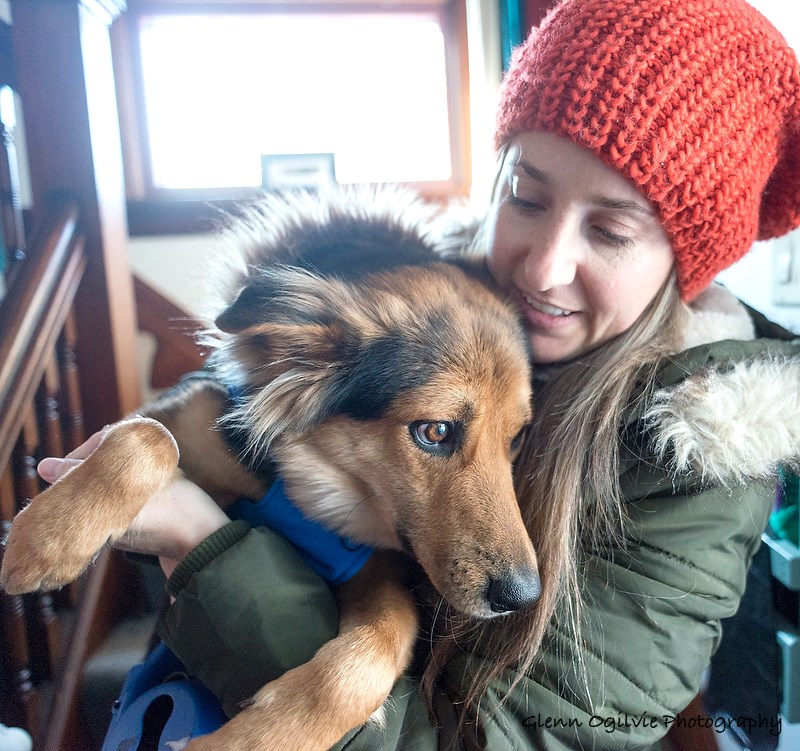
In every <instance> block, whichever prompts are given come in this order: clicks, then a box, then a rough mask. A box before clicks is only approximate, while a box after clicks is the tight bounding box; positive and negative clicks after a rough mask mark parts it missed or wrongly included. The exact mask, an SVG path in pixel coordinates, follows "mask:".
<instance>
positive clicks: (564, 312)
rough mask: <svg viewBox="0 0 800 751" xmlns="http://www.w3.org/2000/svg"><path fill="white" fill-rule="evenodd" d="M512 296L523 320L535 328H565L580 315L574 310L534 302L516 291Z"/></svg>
mask: <svg viewBox="0 0 800 751" xmlns="http://www.w3.org/2000/svg"><path fill="white" fill-rule="evenodd" d="M514 296H515V297H516V298H517V304H518V305H519V307H520V309H521V311H522V313H523V315H524V316H525V319H526V320H527V321H528V323H529V324H530V325H531V326H534V327H536V328H540V329H541V328H546V329H552V328H557V327H561V326H566V325H567V324H569V323H571V322H572V321H573V320H574V318H575V317H576V316H577V315H579V314H580V313H579V311H576V310H570V309H568V308H562V307H559V306H558V305H552V304H550V303H545V302H542V301H540V300H536V299H534V298H532V297H531V296H530V295H526V294H524V293H523V292H520V291H519V290H518V289H515V290H514Z"/></svg>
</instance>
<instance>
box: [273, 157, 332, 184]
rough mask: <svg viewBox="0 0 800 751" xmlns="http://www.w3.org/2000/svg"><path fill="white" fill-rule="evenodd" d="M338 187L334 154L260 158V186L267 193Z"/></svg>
mask: <svg viewBox="0 0 800 751" xmlns="http://www.w3.org/2000/svg"><path fill="white" fill-rule="evenodd" d="M335 184H336V168H335V163H334V156H333V154H332V153H319V154H262V156H261V187H262V188H264V190H272V191H275V190H309V189H312V190H313V189H321V188H325V187H328V186H330V185H335Z"/></svg>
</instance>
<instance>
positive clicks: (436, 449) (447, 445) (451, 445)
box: [408, 420, 456, 454]
mask: <svg viewBox="0 0 800 751" xmlns="http://www.w3.org/2000/svg"><path fill="white" fill-rule="evenodd" d="M408 429H409V432H410V433H411V437H412V438H413V439H414V442H415V443H416V444H417V446H419V447H420V448H421V449H422V450H423V451H427V452H429V453H435V454H452V453H453V451H454V450H455V446H456V428H455V425H454V423H452V422H446V421H431V422H427V421H424V420H420V421H419V422H412V423H411V425H409V426H408Z"/></svg>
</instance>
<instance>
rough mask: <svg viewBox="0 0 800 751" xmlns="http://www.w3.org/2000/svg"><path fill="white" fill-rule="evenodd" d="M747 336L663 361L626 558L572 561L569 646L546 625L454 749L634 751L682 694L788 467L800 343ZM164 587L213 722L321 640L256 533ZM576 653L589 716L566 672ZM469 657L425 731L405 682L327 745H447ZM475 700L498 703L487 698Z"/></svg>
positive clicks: (691, 684)
mask: <svg viewBox="0 0 800 751" xmlns="http://www.w3.org/2000/svg"><path fill="white" fill-rule="evenodd" d="M707 323H709V325H711V326H712V327H713V328H715V329H716V328H717V324H718V323H719V322H718V321H716V320H713V319H712V320H710V321H708V322H707ZM759 326H760V328H759V330H758V331H757V334H758V336H759V337H761V338H758V339H755V340H750V341H734V340H732V339H729V340H724V341H718V342H715V343H712V344H701V345H699V346H694V347H691V348H689V349H687V350H686V351H684V352H683V353H681V354H679V355H676V356H675V357H674V358H672V359H671V360H670V361H669V362H668V363H665V365H664V366H663V368H662V369H661V371H660V372H659V375H658V386H659V388H660V391H659V392H658V399H657V400H656V401H655V402H654V404H653V405H651V409H649V414H648V415H645V414H642V413H639V414H636V415H631V417H630V425H632V426H634V427H635V428H641V427H642V425H643V421H646V422H647V424H648V425H649V429H648V431H649V432H648V435H650V436H652V437H653V438H654V440H658V439H659V438H660V439H662V440H663V441H665V442H666V443H667V446H668V452H667V456H668V457H669V460H668V461H666V462H665V461H660V460H658V459H657V457H656V456H655V454H653V453H648V454H647V455H646V456H642V455H641V448H640V447H639V448H637V447H634V446H626V449H627V450H628V454H627V458H624V460H623V464H622V467H621V483H622V488H623V492H624V495H625V498H626V500H627V511H628V515H629V518H630V524H629V525H628V531H627V537H628V544H627V545H626V546H625V547H624V549H615V550H613V551H610V552H609V553H608V554H607V555H604V556H602V557H600V556H596V557H593V558H590V559H589V566H588V570H587V578H586V582H585V589H584V591H585V595H586V603H587V607H586V609H587V616H588V623H587V624H586V626H585V629H584V640H583V643H582V644H580V645H577V644H574V643H572V641H571V640H570V639H568V638H566V637H565V635H564V633H562V632H561V631H560V630H559V628H558V626H557V625H554V626H553V627H552V628H551V630H550V633H549V635H548V637H547V639H546V642H545V645H544V647H543V651H542V655H541V660H540V661H539V662H538V663H537V664H536V666H535V668H534V669H533V670H532V671H531V672H530V673H529V674H527V675H525V676H523V678H522V680H521V681H520V682H519V683H518V684H517V685H516V687H515V688H514V690H513V692H512V694H511V695H510V697H509V698H508V700H507V701H506V702H505V703H503V704H502V706H501V707H500V708H499V709H498V710H496V711H495V712H494V713H493V714H491V716H490V715H489V714H488V713H483V714H482V716H481V719H480V730H479V731H478V732H477V734H475V735H473V734H470V737H468V738H459V739H457V740H456V745H455V746H454V747H455V748H467V749H474V748H486V749H491V750H492V751H503V750H504V749H520V750H522V749H537V751H557V750H559V751H560V750H564V749H575V748H586V749H598V750H600V749H639V748H642V749H643V748H648V747H650V746H652V745H653V744H654V743H656V742H657V741H658V739H659V738H660V737H662V736H663V735H664V733H665V732H666V731H667V730H668V729H669V726H670V723H671V722H673V721H674V719H675V717H676V716H677V714H678V712H679V711H681V710H682V709H683V708H684V707H685V706H686V705H687V704H688V702H689V701H690V700H691V699H692V698H693V697H694V696H695V695H696V693H697V692H698V690H699V686H700V682H701V676H702V674H703V671H704V670H705V668H706V667H707V665H708V663H709V660H710V658H711V655H712V653H713V652H714V650H715V649H716V647H717V645H718V643H719V640H720V637H721V628H720V620H721V619H723V618H726V617H728V616H730V615H732V614H733V613H734V612H735V611H736V609H737V607H738V604H739V600H740V598H741V596H742V593H743V589H744V583H745V574H746V571H747V567H748V565H749V562H750V560H751V558H752V555H753V554H754V552H755V550H756V549H757V547H758V545H759V541H760V535H761V532H762V531H763V529H764V527H765V524H766V522H767V518H768V515H769V513H770V510H771V507H772V504H773V500H774V494H775V475H774V473H775V468H776V466H777V464H778V463H780V462H783V461H786V460H791V459H792V457H797V456H800V342H798V341H797V340H795V341H794V342H792V341H788V340H785V341H784V340H782V339H787V335H786V332H782V330H778V329H777V328H775V329H773V330H768V329H767V328H766V327H765V322H764V321H763V320H761V321H760V322H759ZM701 328H702V327H701ZM765 334H769V335H771V336H773V337H776V338H771V339H767V338H763V337H764V335H765ZM737 335H738V334H737ZM700 338H701V339H702V338H703V335H702V334H701V335H700ZM637 432H640V430H637V429H634V430H628V431H626V432H625V434H626V435H634V434H636V433H637ZM169 586H170V588H171V592H172V594H173V595H174V596H175V597H176V600H175V603H174V604H173V605H172V607H171V608H170V609H169V610H168V612H167V613H166V615H165V617H164V619H163V622H162V624H161V628H160V631H161V636H162V638H163V639H164V640H165V641H166V642H167V644H168V645H169V646H170V647H171V648H172V649H173V651H174V652H175V653H176V654H177V655H178V657H180V658H181V659H182V660H183V661H184V663H185V664H186V665H187V667H188V668H189V670H190V671H191V672H193V673H194V674H195V675H197V676H198V677H199V678H200V679H201V680H202V681H203V682H205V683H206V684H207V685H208V686H209V687H210V688H211V689H212V690H213V691H214V692H215V693H216V694H217V696H219V697H220V699H221V700H222V702H223V704H224V706H225V708H226V710H227V711H228V713H229V714H231V713H234V712H235V711H236V708H237V705H238V704H239V702H241V701H243V700H245V699H247V698H248V696H250V695H251V694H252V693H254V692H255V690H256V689H258V688H259V687H260V686H261V685H263V684H264V683H265V682H267V681H268V680H269V679H271V678H273V677H276V676H277V675H280V674H281V673H282V672H283V671H284V670H286V669H288V668H290V667H292V666H293V665H295V664H299V663H300V662H303V661H305V660H307V659H308V658H309V657H311V655H312V654H313V652H314V651H315V650H316V648H317V647H318V646H320V645H321V644H322V643H324V642H325V641H326V640H328V639H330V638H332V637H333V636H335V634H336V630H337V614H336V607H335V603H334V600H333V597H332V595H331V593H330V591H329V590H328V588H327V586H326V585H325V584H324V583H323V582H322V581H321V580H320V579H319V578H318V577H317V576H316V574H314V573H313V572H311V570H310V569H309V568H308V566H307V565H305V564H304V562H303V561H302V560H301V559H300V557H299V555H298V554H297V553H296V552H295V551H294V550H293V549H292V548H291V546H290V545H288V543H286V542H285V541H283V540H282V539H281V538H280V537H279V536H277V535H276V534H275V533H272V532H270V531H269V530H265V529H258V530H249V529H248V528H247V527H246V525H244V524H243V523H241V522H234V523H232V524H231V525H229V526H228V527H226V528H224V529H222V530H220V531H219V532H218V533H216V534H215V535H212V537H210V538H209V539H207V540H206V541H205V542H204V543H202V544H201V545H200V546H199V547H198V548H196V549H195V550H194V551H193V553H192V554H190V556H188V557H187V559H185V561H184V562H183V563H182V564H181V566H179V567H178V569H176V572H175V574H174V575H173V577H172V579H171V581H170V585H169ZM576 650H580V653H581V655H580V656H581V657H582V659H583V661H584V662H585V664H586V667H587V669H588V670H587V672H588V679H589V691H588V695H589V696H591V698H592V704H591V705H589V703H588V702H587V701H586V700H584V699H583V698H581V697H584V696H585V695H586V692H585V691H584V690H581V688H580V685H581V684H576V683H575V680H576V679H575V676H574V675H573V673H572V671H571V670H570V665H572V664H573V655H574V654H575V652H576ZM480 661H481V657H480V656H478V655H475V654H468V653H462V654H460V655H458V656H457V658H456V659H454V660H453V661H452V662H451V663H450V664H449V665H447V667H446V669H445V671H444V674H443V680H442V694H441V695H440V696H439V697H438V701H437V707H436V709H437V716H438V721H439V723H440V726H441V730H440V731H439V730H437V729H435V728H434V727H433V726H432V724H431V721H430V720H429V718H428V713H427V709H426V706H425V702H424V699H423V697H422V694H421V691H420V689H419V683H418V681H417V680H416V679H415V678H414V677H411V676H404V677H403V678H402V679H401V680H400V681H399V682H398V683H397V684H396V686H395V688H394V691H393V692H392V698H391V701H390V702H388V703H387V724H386V727H385V728H378V727H374V726H372V725H368V726H365V727H362V728H359V729H357V730H355V731H353V732H351V733H350V734H349V735H348V736H347V737H346V738H345V739H343V740H342V741H341V742H340V743H339V744H338V745H337V746H336V747H335V748H336V749H348V751H356V750H357V749H358V750H360V749H363V750H364V751H367V750H370V751H372V750H377V749H381V751H394V750H396V751H438V749H440V748H449V747H450V746H448V745H447V744H448V743H452V742H453V733H452V728H453V726H454V722H455V710H454V709H453V704H454V703H457V702H458V699H459V687H460V685H461V681H462V678H463V676H464V675H466V674H469V673H470V672H471V671H473V670H474V669H475V668H476V667H477V666H478V665H479V664H480ZM508 677H509V679H511V678H512V677H513V673H512V671H509V675H508ZM492 692H494V694H495V696H494V698H497V697H499V696H500V694H501V693H502V686H500V685H495V686H493V687H492V689H491V690H490V693H492ZM489 698H490V699H491V698H492V697H491V696H490V697H489Z"/></svg>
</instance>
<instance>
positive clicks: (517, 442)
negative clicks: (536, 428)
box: [510, 425, 528, 462]
mask: <svg viewBox="0 0 800 751" xmlns="http://www.w3.org/2000/svg"><path fill="white" fill-rule="evenodd" d="M527 435H528V426H527V425H526V426H525V427H523V428H522V429H520V431H519V433H517V434H516V435H515V436H514V437H513V438H512V439H511V446H510V451H511V461H512V462H513V461H514V460H515V459H516V458H517V457H518V456H519V452H520V451H521V450H522V444H523V443H524V442H525V438H526V437H527Z"/></svg>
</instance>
